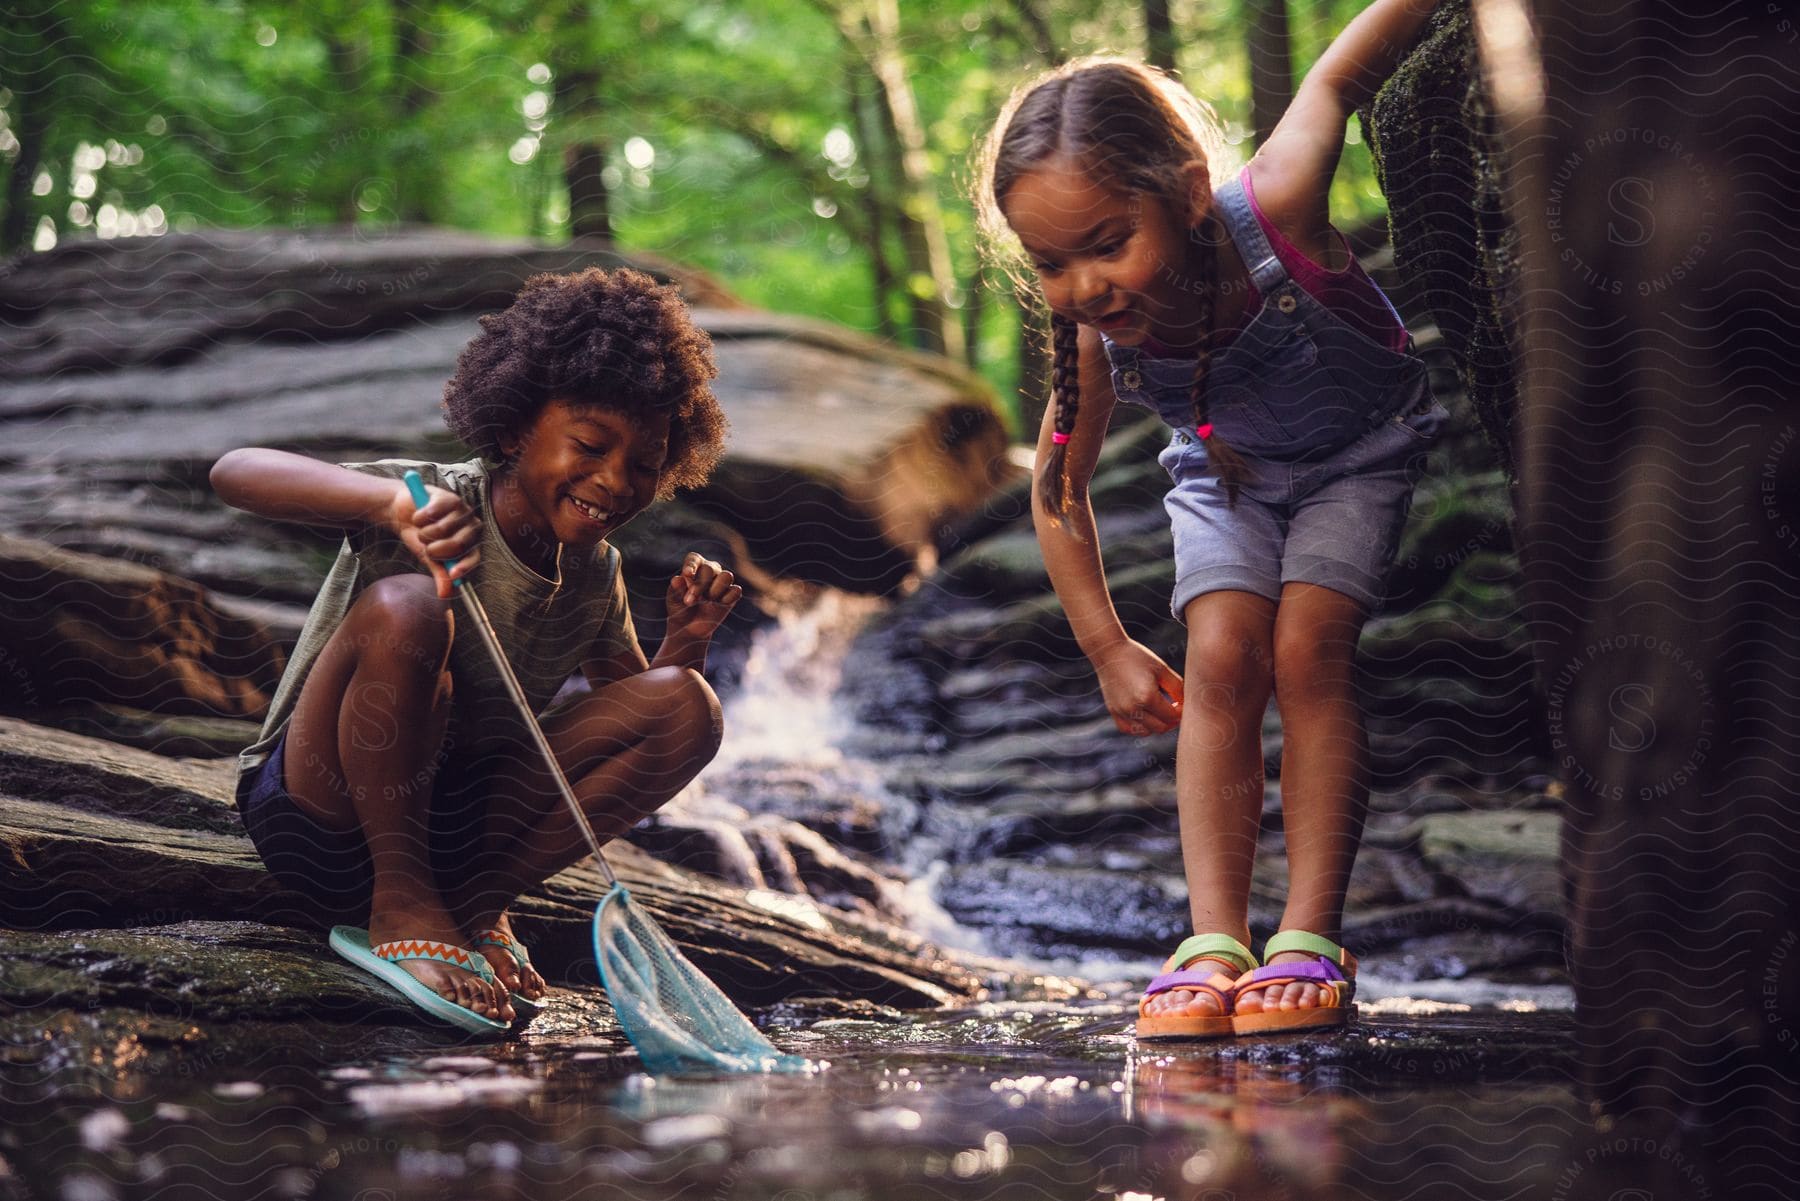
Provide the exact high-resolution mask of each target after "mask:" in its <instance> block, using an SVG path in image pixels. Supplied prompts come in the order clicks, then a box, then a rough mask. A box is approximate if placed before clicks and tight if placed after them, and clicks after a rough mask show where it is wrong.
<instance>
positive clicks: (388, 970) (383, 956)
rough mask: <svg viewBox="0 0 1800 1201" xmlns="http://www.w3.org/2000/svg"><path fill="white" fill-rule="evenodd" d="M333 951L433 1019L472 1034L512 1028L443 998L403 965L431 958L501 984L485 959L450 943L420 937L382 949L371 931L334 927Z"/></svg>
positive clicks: (492, 1032) (490, 982)
mask: <svg viewBox="0 0 1800 1201" xmlns="http://www.w3.org/2000/svg"><path fill="white" fill-rule="evenodd" d="M331 949H332V950H334V951H336V952H337V953H338V954H339V955H341V956H343V957H344V958H345V959H347V960H349V961H350V962H351V963H353V964H355V965H356V966H357V967H359V968H361V969H362V970H363V971H365V972H368V973H369V974H370V975H372V976H374V977H376V978H377V979H379V980H381V981H382V982H383V983H384V984H388V985H391V986H392V987H394V988H396V989H398V990H399V992H400V995H401V996H403V997H405V998H406V999H407V1000H409V1001H411V1002H412V1003H413V1004H414V1005H416V1006H418V1007H419V1008H420V1009H422V1010H424V1011H425V1012H426V1013H429V1014H430V1015H431V1016H432V1017H435V1018H441V1019H443V1020H444V1021H446V1022H449V1023H451V1024H452V1025H454V1026H460V1027H461V1028H462V1029H464V1030H467V1031H468V1032H469V1033H471V1034H499V1033H504V1032H505V1031H506V1030H507V1029H508V1028H509V1027H508V1026H507V1024H506V1023H505V1022H502V1021H497V1020H495V1019H494V1018H490V1017H483V1016H482V1015H481V1014H479V1013H476V1012H475V1011H474V1010H473V1009H469V1008H467V1007H465V1006H462V1005H458V1004H457V1003H456V1002H455V1001H452V1000H449V999H447V998H445V997H441V996H439V995H438V994H437V993H435V992H433V991H432V990H431V989H430V988H428V987H426V985H425V983H424V982H423V981H421V980H420V979H418V977H416V976H414V975H413V974H412V973H411V972H409V971H407V970H406V969H405V968H403V967H401V966H400V963H401V962H402V961H403V960H407V959H431V960H435V961H436V962H438V963H448V964H450V965H451V966H452V967H459V968H462V969H463V970H464V971H467V972H473V973H474V974H475V975H477V976H480V977H481V978H482V979H483V980H486V981H487V982H488V983H489V984H498V983H499V981H498V980H496V979H495V978H494V969H493V968H491V967H489V966H488V961H487V959H486V958H485V957H484V956H481V955H476V954H471V953H470V952H468V951H465V950H464V949H463V948H461V947H459V946H454V945H452V944H450V943H447V942H431V941H429V940H427V939H419V938H408V939H402V940H400V941H398V942H384V943H382V944H381V945H380V946H378V947H372V946H370V945H369V932H368V931H367V930H363V929H359V928H358V927H356V926H333V927H332V930H331Z"/></svg>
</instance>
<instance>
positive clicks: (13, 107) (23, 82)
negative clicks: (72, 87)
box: [0, 0, 79, 255]
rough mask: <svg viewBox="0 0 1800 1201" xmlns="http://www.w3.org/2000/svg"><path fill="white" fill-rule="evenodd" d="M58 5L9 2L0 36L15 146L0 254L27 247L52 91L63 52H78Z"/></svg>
mask: <svg viewBox="0 0 1800 1201" xmlns="http://www.w3.org/2000/svg"><path fill="white" fill-rule="evenodd" d="M62 12H63V8H62V6H61V5H60V4H58V3H57V2H56V0H31V2H30V3H23V4H17V5H14V11H13V13H12V14H11V15H10V16H9V17H8V19H7V23H8V25H9V26H10V28H9V29H8V31H7V36H6V38H5V39H0V86H4V87H6V88H10V89H11V90H12V93H13V96H12V100H11V102H10V103H9V104H8V106H7V107H8V109H9V110H10V112H11V115H12V128H13V136H14V137H15V138H17V139H19V150H18V153H17V155H15V156H14V158H13V161H12V167H11V169H10V170H9V171H8V172H7V176H6V213H5V215H4V217H0V255H9V254H13V253H15V252H17V251H20V250H26V249H29V247H30V241H31V237H32V234H33V232H34V231H35V230H36V228H37V222H36V221H34V220H33V218H34V217H35V216H36V215H37V213H36V206H34V205H33V204H32V202H31V185H32V183H33V182H34V181H35V180H36V179H37V174H38V170H39V169H40V168H41V167H42V166H43V160H44V143H45V141H46V140H47V139H48V138H49V136H50V126H51V123H52V121H53V120H54V114H55V112H56V97H55V92H56V90H57V86H58V83H59V81H60V80H61V78H62V77H63V76H64V75H65V74H66V73H67V72H68V68H69V66H70V61H69V59H67V58H66V57H65V56H66V55H68V54H70V53H79V46H78V44H77V42H76V40H75V35H74V33H73V32H72V31H71V30H70V28H69V25H68V22H67V21H66V20H64V19H63V16H62Z"/></svg>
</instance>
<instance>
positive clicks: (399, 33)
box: [393, 0, 441, 222]
mask: <svg viewBox="0 0 1800 1201" xmlns="http://www.w3.org/2000/svg"><path fill="white" fill-rule="evenodd" d="M425 16H426V12H425V5H423V4H422V3H420V2H419V0H395V3H394V70H393V79H394V81H395V82H394V87H395V97H394V107H395V108H396V109H397V110H398V113H399V119H398V120H397V121H396V122H395V123H394V124H395V128H396V129H399V130H416V129H418V128H419V127H420V126H421V125H422V124H423V121H422V119H421V117H420V114H421V113H422V112H423V111H424V110H425V107H426V105H428V104H430V103H431V101H432V100H433V99H435V98H436V93H435V92H434V91H433V90H432V88H431V84H430V82H429V81H430V79H431V63H430V59H431V54H432V51H433V49H434V47H435V44H436V38H435V37H434V35H433V34H432V31H431V30H430V29H428V28H427V27H426V25H425ZM437 161H438V160H437V155H436V154H435V152H434V150H433V148H432V147H431V146H429V145H426V146H418V145H409V146H408V148H407V149H406V150H405V151H403V152H401V153H398V154H396V155H395V156H394V163H393V169H394V208H395V210H396V212H397V213H398V215H399V218H400V220H402V221H415V222H428V221H430V220H431V216H432V207H431V203H432V201H433V200H434V199H435V198H436V197H437V195H438V192H439V188H440V186H441V185H440V183H439V178H440V177H439V173H438V170H437Z"/></svg>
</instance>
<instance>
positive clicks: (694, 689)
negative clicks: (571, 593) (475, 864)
mask: <svg viewBox="0 0 1800 1201" xmlns="http://www.w3.org/2000/svg"><path fill="white" fill-rule="evenodd" d="M721 729H722V727H721V723H720V717H719V702H718V698H717V697H715V696H714V695H713V691H712V689H711V687H709V686H708V685H707V683H706V681H705V680H704V679H703V678H702V677H701V676H700V674H699V673H698V672H694V671H688V670H686V669H683V668H674V667H660V668H655V669H653V670H650V671H646V672H643V673H641V674H639V675H635V676H631V677H628V678H627V679H623V680H619V681H616V682H614V683H612V684H609V685H607V686H606V687H604V688H601V689H599V690H597V691H595V692H592V693H590V694H588V695H587V696H585V697H583V698H582V699H581V700H580V701H578V702H576V703H575V704H573V705H571V706H570V707H569V708H567V709H564V710H563V711H561V712H560V713H556V714H553V715H552V716H550V717H549V718H547V719H545V721H544V736H545V737H546V738H548V739H549V740H550V746H551V748H552V749H553V750H554V751H555V752H556V758H557V762H558V763H559V764H560V765H561V766H562V769H563V772H564V774H565V775H567V777H568V779H569V787H570V788H571V789H573V790H574V792H575V797H576V799H577V800H578V801H580V803H581V807H582V810H583V812H585V813H586V814H587V817H588V821H589V823H590V824H591V825H592V826H593V827H594V834H595V836H596V837H597V838H599V839H600V841H601V843H602V844H603V845H604V844H605V843H606V842H609V841H610V840H612V839H614V838H616V837H618V836H619V835H620V834H623V833H624V832H625V831H626V830H629V829H630V828H631V827H632V826H633V825H635V824H637V822H639V821H640V820H642V819H643V818H644V817H646V816H648V815H649V814H651V813H653V812H655V811H656V810H657V809H658V808H660V807H661V806H662V805H663V804H665V803H666V802H667V801H668V800H669V799H670V798H671V797H673V796H674V795H675V794H676V793H678V792H680V791H681V790H682V789H683V788H684V787H686V786H687V784H688V782H689V781H691V780H692V779H693V778H694V777H695V776H697V775H699V774H700V769H701V768H703V767H705V766H706V765H707V763H709V762H711V760H712V757H713V756H714V755H715V754H717V753H718V749H719V738H720V734H721ZM489 792H490V795H491V797H492V798H493V802H494V806H495V807H494V808H493V810H492V811H491V812H490V816H489V830H490V840H491V842H490V845H495V846H500V847H505V848H508V849H509V850H510V853H509V854H507V855H505V856H503V857H499V859H498V863H497V866H496V867H495V868H494V869H493V870H491V871H489V872H486V873H484V874H483V875H482V876H481V877H480V878H479V879H474V880H471V881H470V886H469V888H468V890H467V891H466V892H464V893H463V894H462V895H461V896H460V897H459V898H458V903H457V906H456V910H457V913H458V915H459V916H461V917H462V918H463V925H464V928H465V929H469V930H479V929H485V928H487V927H490V926H494V925H496V924H501V925H502V928H505V929H509V930H510V926H509V925H507V924H506V917H505V911H506V908H507V906H509V905H511V904H512V902H513V900H514V899H515V898H516V897H517V896H518V895H519V894H520V893H521V892H523V891H525V890H526V889H527V888H530V887H532V886H533V885H535V884H538V883H540V882H542V881H544V880H547V879H549V878H550V877H551V876H553V875H555V874H556V873H557V872H559V871H561V870H562V869H563V868H565V867H568V866H569V865H571V864H573V863H576V862H579V861H580V860H581V859H583V858H586V857H587V855H588V854H589V851H588V845H587V840H586V839H584V838H583V837H582V835H581V831H580V830H579V829H578V828H577V827H576V825H575V819H574V818H573V817H572V816H571V815H570V814H569V811H568V809H567V807H566V806H565V805H564V804H563V802H562V800H561V797H560V795H559V794H558V793H557V791H556V786H555V784H554V783H553V782H552V781H551V779H550V775H549V773H548V772H547V771H545V770H544V769H543V768H542V766H541V765H540V763H539V762H538V759H537V756H536V754H535V753H534V752H532V753H523V754H521V755H520V756H519V757H518V758H517V759H516V760H515V761H514V762H512V763H509V764H508V766H507V768H506V769H505V770H504V771H503V772H501V773H500V774H499V775H498V776H497V777H494V778H492V780H491V784H490V786H489ZM482 949H483V950H484V951H488V952H490V962H492V963H493V965H494V970H495V972H496V973H497V974H498V975H499V976H500V979H501V981H502V982H503V983H505V984H506V985H507V986H508V987H509V988H512V989H513V990H514V991H517V992H519V993H521V994H522V995H524V996H527V997H532V998H534V999H535V997H537V996H539V995H542V992H543V987H544V986H543V979H542V977H540V976H538V975H537V973H536V972H532V973H530V975H529V976H528V977H527V976H522V975H521V973H520V972H519V971H518V970H517V968H516V966H515V965H514V963H513V959H512V956H511V955H508V954H506V953H505V952H504V951H503V950H501V949H500V948H498V947H484V948H482ZM520 985H524V987H520Z"/></svg>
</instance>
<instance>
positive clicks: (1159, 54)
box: [1144, 0, 1175, 71]
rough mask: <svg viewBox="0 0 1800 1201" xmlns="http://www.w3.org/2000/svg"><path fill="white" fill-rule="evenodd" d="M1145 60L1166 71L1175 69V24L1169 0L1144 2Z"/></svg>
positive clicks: (1147, 0)
mask: <svg viewBox="0 0 1800 1201" xmlns="http://www.w3.org/2000/svg"><path fill="white" fill-rule="evenodd" d="M1144 58H1145V61H1147V62H1148V63H1149V64H1150V65H1151V66H1153V67H1161V68H1162V69H1163V70H1165V71H1173V70H1174V69H1175V22H1174V20H1173V19H1171V18H1170V16H1169V0H1144Z"/></svg>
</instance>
